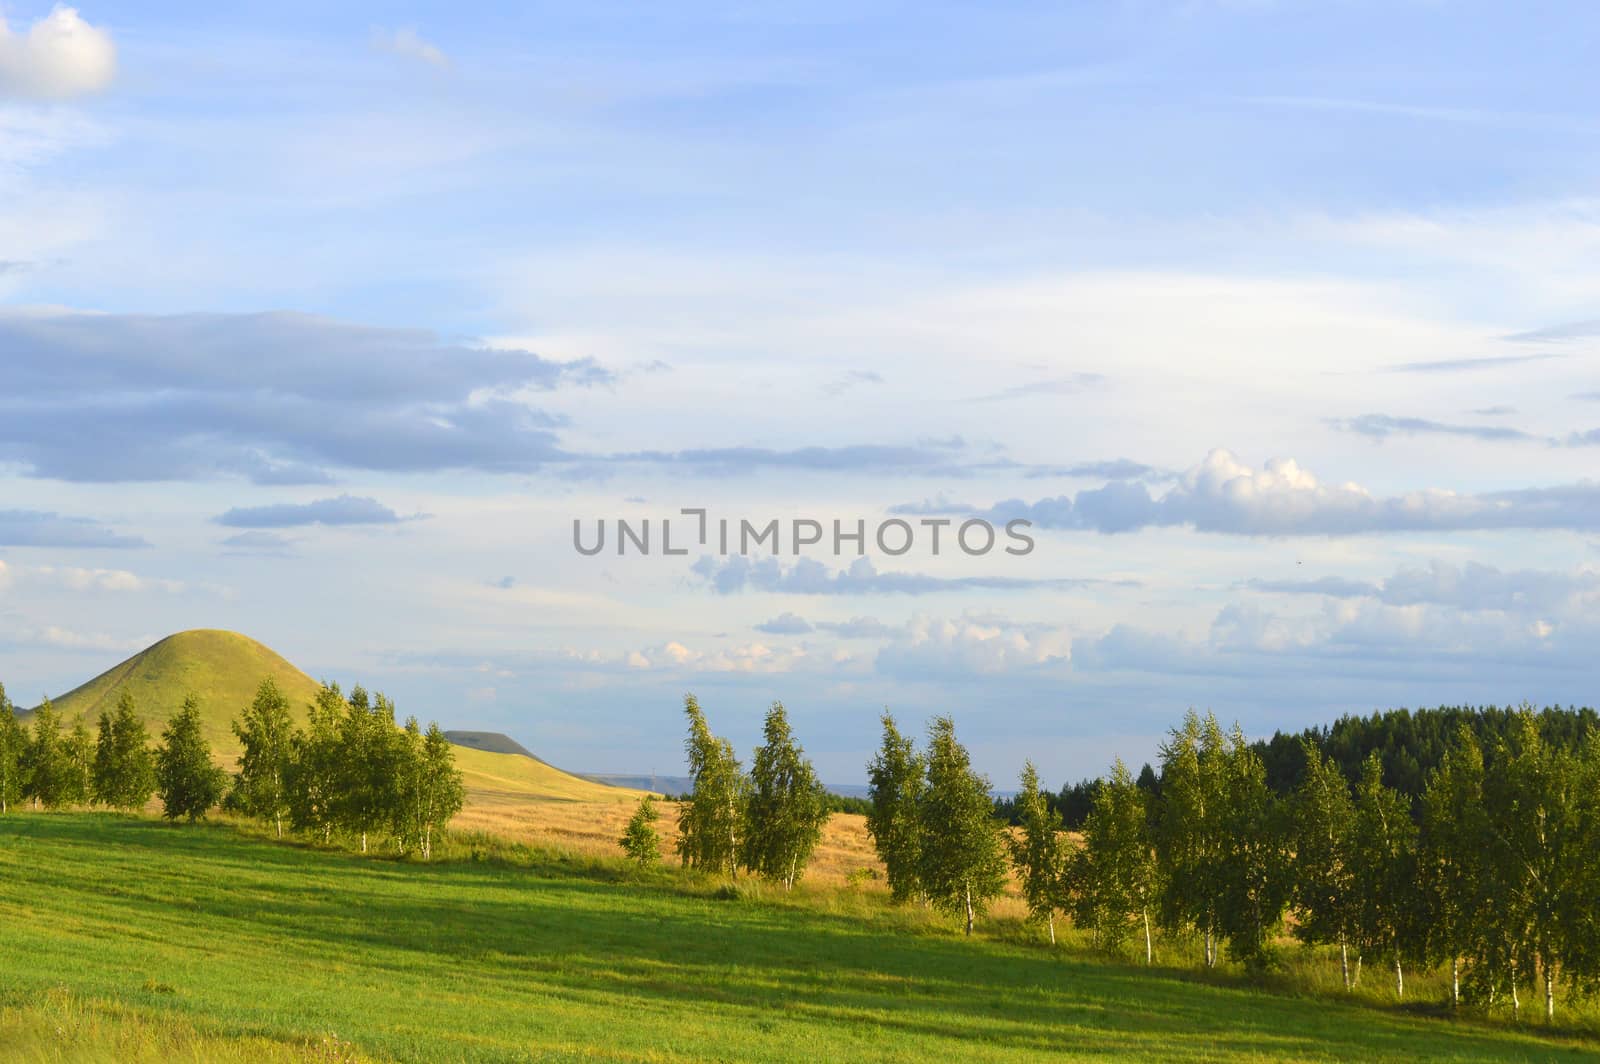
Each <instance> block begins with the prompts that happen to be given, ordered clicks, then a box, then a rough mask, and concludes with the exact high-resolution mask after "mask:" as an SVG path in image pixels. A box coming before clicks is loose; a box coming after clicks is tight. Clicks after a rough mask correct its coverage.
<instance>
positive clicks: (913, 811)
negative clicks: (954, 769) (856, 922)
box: [867, 710, 927, 903]
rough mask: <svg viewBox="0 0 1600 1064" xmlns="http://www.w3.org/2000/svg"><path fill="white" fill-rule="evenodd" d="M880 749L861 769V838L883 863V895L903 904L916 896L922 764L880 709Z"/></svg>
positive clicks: (919, 889)
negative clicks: (864, 808) (864, 802)
mask: <svg viewBox="0 0 1600 1064" xmlns="http://www.w3.org/2000/svg"><path fill="white" fill-rule="evenodd" d="M882 722H883V745H882V746H881V747H879V749H878V753H877V755H876V756H875V757H874V758H873V759H872V761H871V763H870V764H868V765H867V783H868V790H867V794H868V800H869V801H870V802H871V803H872V805H871V809H870V810H869V811H868V813H867V833H868V834H869V835H870V836H872V844H873V846H874V847H875V848H876V849H877V851H878V858H879V859H880V860H882V861H883V866H884V869H885V871H886V873H887V879H888V881H889V896H890V897H891V898H893V899H894V900H895V901H896V902H901V903H904V902H907V901H910V900H911V899H913V898H916V897H919V896H920V895H921V894H922V887H921V883H920V881H919V880H918V867H919V865H920V862H921V856H922V817H921V804H922V794H923V791H924V790H925V789H926V787H927V771H926V765H925V763H924V761H923V759H922V757H921V756H919V755H918V754H917V752H916V744H915V743H914V742H913V741H912V739H911V737H910V736H906V735H901V734H900V729H899V728H897V727H896V726H895V722H894V717H892V716H890V715H889V713H888V711H887V710H885V711H884V714H883V717H882Z"/></svg>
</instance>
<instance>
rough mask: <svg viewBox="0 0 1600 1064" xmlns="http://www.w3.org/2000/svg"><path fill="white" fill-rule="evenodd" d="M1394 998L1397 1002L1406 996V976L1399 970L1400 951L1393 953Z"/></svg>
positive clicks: (1397, 949) (1397, 948) (1396, 949)
mask: <svg viewBox="0 0 1600 1064" xmlns="http://www.w3.org/2000/svg"><path fill="white" fill-rule="evenodd" d="M1394 996H1395V1000H1396V1001H1398V1000H1400V999H1401V998H1403V997H1405V996H1406V974H1405V972H1403V971H1401V969H1400V949H1399V947H1396V948H1395V951H1394Z"/></svg>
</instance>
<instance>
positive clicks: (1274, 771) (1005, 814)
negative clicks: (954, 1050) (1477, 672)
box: [852, 706, 1600, 831]
mask: <svg viewBox="0 0 1600 1064" xmlns="http://www.w3.org/2000/svg"><path fill="white" fill-rule="evenodd" d="M1519 712H1520V711H1519V710H1517V709H1513V708H1511V707H1509V706H1508V707H1499V706H1481V707H1480V706H1440V707H1438V708H1437V709H1417V710H1410V709H1391V710H1384V711H1382V712H1378V713H1374V714H1372V715H1371V716H1369V717H1361V716H1351V715H1346V716H1343V717H1340V718H1339V719H1338V720H1337V721H1335V722H1334V723H1332V724H1327V725H1321V726H1317V727H1311V728H1306V729H1305V730H1304V731H1300V732H1281V731H1279V732H1273V734H1272V738H1270V739H1259V740H1256V741H1255V742H1254V743H1252V744H1251V746H1252V748H1253V749H1254V750H1255V752H1256V753H1257V755H1259V756H1260V758H1261V760H1262V762H1263V763H1264V764H1265V765H1266V767H1267V785H1268V786H1269V787H1271V788H1272V790H1273V793H1275V794H1277V795H1279V796H1285V795H1289V794H1292V793H1293V792H1294V791H1295V790H1296V789H1297V788H1299V786H1300V784H1301V783H1302V782H1303V781H1304V776H1305V765H1306V760H1305V756H1304V753H1303V751H1302V744H1303V743H1306V742H1309V743H1311V744H1312V745H1313V746H1315V747H1316V748H1317V750H1319V751H1320V752H1322V753H1323V754H1324V755H1326V756H1327V757H1330V758H1332V759H1333V761H1334V763H1335V764H1337V765H1338V766H1339V769H1340V771H1342V772H1343V773H1344V774H1345V776H1346V777H1347V778H1349V779H1355V778H1357V777H1358V776H1360V775H1361V769H1362V766H1363V765H1364V764H1366V761H1367V758H1368V756H1369V755H1371V754H1374V753H1376V754H1377V755H1378V760H1379V763H1380V764H1381V765H1382V767H1383V782H1384V783H1385V784H1386V785H1388V786H1390V787H1393V788H1394V789H1395V790H1397V791H1399V792H1400V793H1401V794H1403V795H1405V796H1406V797H1407V798H1410V799H1412V800H1413V804H1415V802H1416V800H1417V799H1420V798H1421V797H1422V793H1423V790H1424V788H1425V787H1426V785H1427V780H1428V774H1429V773H1430V772H1432V771H1433V770H1434V769H1436V768H1438V767H1439V765H1440V764H1442V763H1443V761H1444V757H1445V755H1446V753H1448V752H1449V750H1450V749H1451V747H1452V745H1453V743H1454V741H1455V737H1456V736H1457V735H1458V734H1459V732H1460V730H1461V728H1462V726H1465V727H1466V728H1467V729H1468V730H1470V731H1471V732H1472V735H1473V737H1474V738H1475V739H1477V741H1478V745H1479V746H1480V747H1482V748H1483V749H1484V750H1493V749H1494V748H1495V746H1496V744H1497V743H1499V741H1500V740H1502V739H1504V738H1505V737H1506V736H1507V735H1508V734H1509V733H1510V729H1511V728H1512V726H1513V724H1514V723H1515V720H1516V717H1517V714H1518V713H1519ZM1538 720H1539V731H1540V735H1541V736H1542V737H1543V739H1544V740H1545V742H1548V743H1551V744H1553V745H1556V746H1571V745H1574V744H1576V743H1577V742H1578V741H1579V740H1580V739H1581V738H1582V737H1583V736H1584V735H1585V734H1587V733H1588V732H1589V731H1591V730H1593V729H1600V713H1596V712H1595V711H1594V710H1593V709H1589V708H1587V707H1585V708H1581V709H1580V708H1577V707H1568V708H1563V707H1561V706H1552V707H1550V708H1548V709H1545V710H1543V711H1541V712H1540V713H1539V714H1538ZM1136 782H1137V783H1138V785H1139V787H1140V789H1141V790H1143V791H1144V792H1145V793H1146V794H1148V795H1151V796H1154V795H1156V794H1159V793H1160V789H1161V781H1160V777H1159V776H1158V775H1157V773H1156V770H1155V768H1154V767H1153V766H1151V765H1149V764H1148V763H1147V764H1146V765H1145V766H1144V767H1143V768H1142V769H1140V771H1139V775H1138V777H1137V779H1136ZM1101 784H1102V780H1101V779H1099V778H1095V779H1085V780H1079V781H1078V782H1077V783H1068V784H1065V785H1063V786H1062V788H1061V790H1060V791H1057V792H1053V793H1052V792H1045V802H1046V804H1047V805H1048V807H1049V809H1050V810H1051V811H1052V812H1055V813H1058V814H1059V815H1060V816H1061V820H1062V823H1063V824H1064V825H1065V826H1066V828H1067V830H1069V831H1077V830H1079V829H1081V828H1082V827H1083V825H1084V822H1085V821H1086V820H1087V819H1088V816H1089V811H1090V810H1091V809H1093V808H1094V799H1095V795H1096V794H1097V793H1098V792H1099V790H1100V786H1101ZM1018 802H1019V799H1018V797H1017V796H1012V797H1006V798H998V799H996V800H995V803H994V810H995V815H996V816H998V817H1000V818H1001V819H1003V820H1005V821H1006V823H1008V824H1011V825H1017V824H1020V823H1021V822H1022V821H1021V816H1022V814H1021V811H1020V808H1019V805H1018ZM852 811H853V810H852Z"/></svg>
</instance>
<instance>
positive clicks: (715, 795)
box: [678, 695, 745, 876]
mask: <svg viewBox="0 0 1600 1064" xmlns="http://www.w3.org/2000/svg"><path fill="white" fill-rule="evenodd" d="M683 712H684V716H685V717H687V718H688V720H689V735H688V738H687V739H685V740H684V753H685V754H686V755H687V757H688V761H689V776H690V778H691V779H693V780H694V791H693V792H692V793H691V794H690V795H689V800H688V801H686V802H684V803H683V804H682V806H681V807H680V808H679V810H678V855H679V857H680V858H681V859H682V861H683V864H684V865H685V866H686V867H688V868H698V869H701V870H703V871H707V872H718V873H722V874H725V875H729V876H735V875H737V873H738V867H737V864H736V862H737V858H738V853H739V827H740V819H741V814H742V809H741V807H742V805H743V803H744V790H745V781H744V777H743V775H742V774H741V773H740V771H739V761H738V759H737V758H736V757H734V755H733V745H732V744H731V743H729V742H728V740H726V739H719V738H717V737H716V736H715V735H713V734H712V733H711V726H710V725H709V724H707V723H706V717H705V714H704V713H703V712H702V711H701V709H700V703H699V702H698V701H697V700H696V699H695V697H694V695H687V696H685V697H684V700H683Z"/></svg>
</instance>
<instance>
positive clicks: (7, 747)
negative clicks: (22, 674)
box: [0, 684, 28, 813]
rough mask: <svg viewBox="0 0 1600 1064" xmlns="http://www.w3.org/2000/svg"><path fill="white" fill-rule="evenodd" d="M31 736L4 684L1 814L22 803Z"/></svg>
mask: <svg viewBox="0 0 1600 1064" xmlns="http://www.w3.org/2000/svg"><path fill="white" fill-rule="evenodd" d="M27 750H28V734H27V732H26V731H24V730H23V727H22V724H21V723H20V722H19V721H18V720H17V710H16V707H15V706H13V705H12V704H11V699H9V698H7V697H6V688H5V685H4V684H0V813H5V812H7V811H9V810H10V808H11V807H12V806H14V805H16V804H17V802H19V801H21V800H22V792H23V779H22V770H23V767H24V765H25V764H26V763H27Z"/></svg>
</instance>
